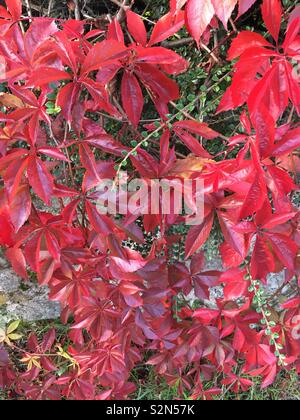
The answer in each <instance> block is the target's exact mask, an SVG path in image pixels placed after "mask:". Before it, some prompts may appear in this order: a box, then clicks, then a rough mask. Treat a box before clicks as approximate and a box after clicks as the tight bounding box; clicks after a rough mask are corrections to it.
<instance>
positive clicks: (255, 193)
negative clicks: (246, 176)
mask: <svg viewBox="0 0 300 420" xmlns="http://www.w3.org/2000/svg"><path fill="white" fill-rule="evenodd" d="M265 194H266V187H265V185H264V183H263V180H262V179H261V176H260V175H256V177H255V180H254V182H253V184H252V185H251V187H250V189H249V192H248V194H247V196H246V198H245V201H244V204H243V207H242V208H241V211H240V215H239V218H240V219H245V218H246V217H248V216H251V215H253V214H254V213H255V212H256V211H258V210H259V209H260V208H261V207H262V205H263V203H264V197H265Z"/></svg>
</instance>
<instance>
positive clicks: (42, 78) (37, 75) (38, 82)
mask: <svg viewBox="0 0 300 420" xmlns="http://www.w3.org/2000/svg"><path fill="white" fill-rule="evenodd" d="M71 78H72V76H71V75H70V74H69V73H67V72H66V71H62V70H58V69H54V68H52V67H43V69H39V70H36V71H34V72H33V73H32V75H31V77H30V79H29V80H28V82H27V87H37V86H43V85H48V84H49V83H52V82H56V81H58V80H70V79H71Z"/></svg>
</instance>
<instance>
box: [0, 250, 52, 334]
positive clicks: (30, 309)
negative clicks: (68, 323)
mask: <svg viewBox="0 0 300 420" xmlns="http://www.w3.org/2000/svg"><path fill="white" fill-rule="evenodd" d="M0 258H1V259H0V326H4V325H5V324H7V323H9V322H10V321H12V320H14V319H22V320H23V321H27V322H32V321H40V320H48V319H55V318H58V317H59V315H60V306H59V304H57V303H56V302H51V301H49V300H48V289H47V287H40V286H38V285H35V284H34V283H33V282H26V283H24V282H22V280H21V279H20V278H19V277H18V276H17V275H16V274H15V273H14V272H13V270H12V269H10V268H8V266H7V263H6V262H5V260H4V259H3V258H2V257H0Z"/></svg>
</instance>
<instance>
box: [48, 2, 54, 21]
mask: <svg viewBox="0 0 300 420" xmlns="http://www.w3.org/2000/svg"><path fill="white" fill-rule="evenodd" d="M53 3H54V0H49V5H48V13H47V15H48V17H50V15H51V10H52V7H53Z"/></svg>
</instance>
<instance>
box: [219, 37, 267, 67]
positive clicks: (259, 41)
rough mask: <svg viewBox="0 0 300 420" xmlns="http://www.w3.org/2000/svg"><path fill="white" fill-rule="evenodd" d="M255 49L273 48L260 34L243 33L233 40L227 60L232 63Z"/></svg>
mask: <svg viewBox="0 0 300 420" xmlns="http://www.w3.org/2000/svg"><path fill="white" fill-rule="evenodd" d="M253 47H272V44H270V42H268V41H267V40H266V39H265V38H264V37H263V36H262V35H260V34H257V33H255V32H251V31H242V32H240V33H239V34H238V36H237V37H236V38H235V39H234V40H233V42H232V44H231V47H230V48H229V51H228V56H227V58H228V60H230V61H232V60H234V59H235V58H237V57H240V56H241V55H242V54H243V53H244V52H245V51H246V50H248V49H249V48H253Z"/></svg>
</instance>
